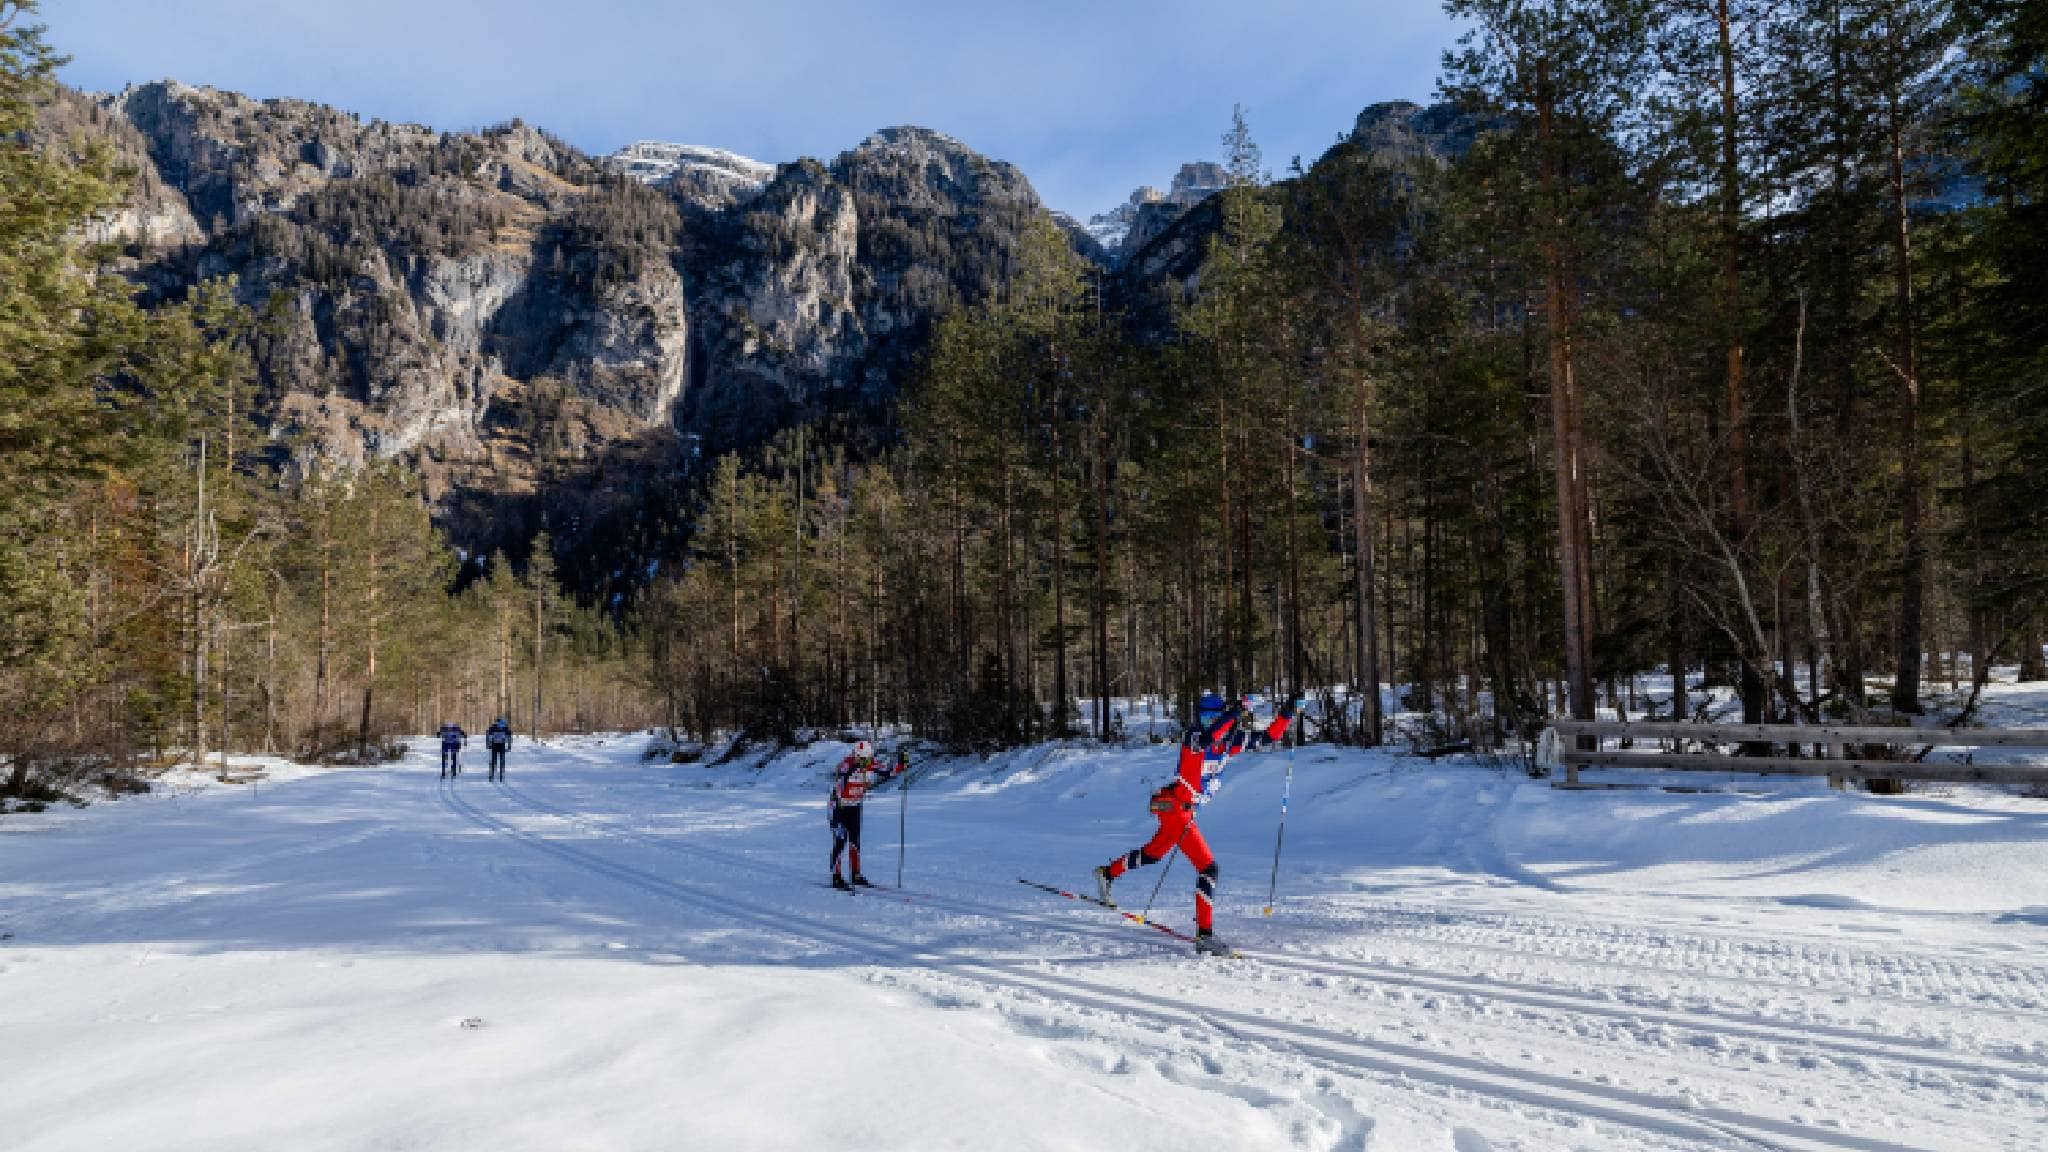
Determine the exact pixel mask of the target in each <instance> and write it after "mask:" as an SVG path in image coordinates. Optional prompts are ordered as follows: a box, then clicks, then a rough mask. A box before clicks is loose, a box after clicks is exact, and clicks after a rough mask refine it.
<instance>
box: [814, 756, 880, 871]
mask: <svg viewBox="0 0 2048 1152" xmlns="http://www.w3.org/2000/svg"><path fill="white" fill-rule="evenodd" d="M892 775H894V773H893V772H892V771H891V770H890V768H889V767H888V765H886V764H885V765H881V766H877V765H876V764H875V746H874V745H873V744H870V743H868V742H867V741H865V740H862V741H860V742H859V743H857V744H855V745H854V746H853V754H852V755H850V756H848V757H847V758H846V759H844V760H841V761H840V762H839V767H837V768H835V769H833V770H832V796H831V799H830V800H829V801H828V802H827V807H828V809H829V811H830V813H831V824H832V886H833V887H834V888H841V889H845V890H848V891H851V890H852V889H853V888H854V886H855V885H858V886H860V887H863V888H865V887H869V884H868V878H867V877H865V876H863V875H861V874H860V806H861V802H862V801H864V800H866V799H867V798H868V790H869V789H871V788H873V787H874V786H875V783H876V781H877V780H878V779H881V780H886V779H888V778H889V777H890V776H892ZM849 852H850V854H851V855H852V857H853V883H851V884H849V883H847V882H846V880H845V879H844V878H842V877H841V876H840V874H839V858H840V856H842V855H847V854H849Z"/></svg>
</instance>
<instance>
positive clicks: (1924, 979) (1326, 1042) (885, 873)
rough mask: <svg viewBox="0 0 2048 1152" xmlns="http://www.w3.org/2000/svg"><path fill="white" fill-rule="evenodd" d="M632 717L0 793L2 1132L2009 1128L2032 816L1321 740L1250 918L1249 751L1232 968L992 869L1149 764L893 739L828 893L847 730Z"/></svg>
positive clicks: (182, 1140)
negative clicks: (220, 775)
mask: <svg viewBox="0 0 2048 1152" xmlns="http://www.w3.org/2000/svg"><path fill="white" fill-rule="evenodd" d="M645 745H646V740H645V738H644V737H613V738H609V739H599V738H565V739H562V740H559V741H552V742H549V743H548V744H547V745H545V746H539V747H536V746H533V745H529V744H525V743H523V742H522V743H521V744H520V745H519V746H518V747H516V748H515V749H514V751H513V754H512V762H511V763H512V770H511V778H510V781H509V782H508V783H505V784H493V783H490V782H487V781H486V780H485V779H484V776H483V773H482V771H481V769H480V767H478V766H472V767H471V768H470V769H469V770H468V771H467V772H465V774H464V775H463V776H462V777H461V778H460V779H459V780H457V781H453V782H449V783H443V782H440V781H439V780H437V778H436V769H435V765H434V762H433V756H432V753H431V752H430V751H429V752H415V753H414V754H412V755H411V756H410V757H408V758H407V759H406V760H404V761H402V762H399V763H395V764H392V765H389V766H382V767H376V768H348V769H337V770H334V771H329V772H318V771H308V770H303V769H295V770H290V771H286V770H285V769H284V768H283V767H282V766H281V765H277V764H274V763H273V764H271V765H269V766H270V767H272V768H273V769H275V770H276V771H277V775H275V776H273V778H271V779H269V780H266V781H264V782H262V783H260V784H258V785H256V786H254V787H250V786H247V785H241V786H221V785H217V786H214V787H210V788H204V789H199V790H193V789H192V788H190V787H186V788H180V789H173V790H166V791H163V792H160V793H159V794H156V795H152V796H148V797H138V798H134V799H130V800H124V801H121V802H118V803H107V804H100V805H95V806H93V807H91V808H89V809H85V810H79V811H51V812H46V813H42V814H38V815H33V816H31V815H12V816H8V817H5V818H0V1099H4V1100H6V1101H7V1116H6V1120H5V1122H4V1130H5V1132H6V1139H5V1140H4V1141H0V1143H4V1144H5V1145H6V1146H7V1147H8V1148H10V1149H15V1150H17V1152H52V1150H59V1149H62V1150H74V1149H78V1150H83V1149H104V1148H121V1149H131V1150H137V1149H184V1148H190V1149H206V1150H208V1152H222V1150H232V1149H262V1150H265V1152H268V1150H270V1149H275V1148H279V1147H284V1148H292V1149H367V1148H393V1149H396V1148H405V1149H475V1148H486V1147H487V1148H491V1149H493V1150H494V1152H517V1150H523V1149H535V1150H542V1149H546V1150H550V1152H552V1150H558V1149H572V1148H593V1149H596V1148H602V1149H657V1148H659V1149H676V1148H717V1149H780V1148H804V1149H811V1148H834V1149H838V1148H846V1149H925V1148H976V1149H1012V1148H1046V1149H1055V1148H1058V1149H1066V1148H1080V1149H1094V1148H1101V1149H1146V1148H1159V1149H1168V1148H1171V1149H1185V1148H1189V1147H1196V1148H1203V1149H1237V1148H1297V1147H1298V1148H1312V1149H1373V1150H1398V1152H1406V1150H1410V1149H1419V1150H1432V1152H1482V1150H1495V1152H1507V1150H1510V1149H1531V1150H1533V1149H1574V1150H1579V1149H1584V1150H1594V1152H1605V1150H1623V1149H1708V1148H1712V1149H1723V1148H1725V1149H1743V1148H1776V1149H1834V1150H1842V1149H1847V1150H1862V1152H1869V1150H1882V1149H1896V1148H1917V1149H2014V1150H2020V1149H2029V1150H2031V1149H2039V1148H2041V1147H2044V1146H2048V803H2044V802H2043V801H2041V800H2030V799H2025V798H2022V797H2019V796H2016V795H2013V794H2011V793H2009V792H2006V791H2001V790H1998V789H1989V788H1981V789H1980V788H1964V787H1956V788H1943V789H1939V790H1929V791H1923V792H1918V793H1916V794H1913V795H1909V796H1905V797H1873V796H1866V795H1859V794H1845V793H1833V792H1829V791H1828V790H1827V789H1826V788H1825V786H1824V785H1823V784H1821V783H1819V782H1816V781H1791V782H1787V781H1783V780H1770V781H1761V780H1758V779H1756V778H1753V777H1741V776H1730V777H1727V778H1726V779H1725V780H1722V779H1714V780H1709V781H1705V782H1704V783H1706V784H1707V786H1709V787H1711V788H1717V789H1720V790H1717V791H1707V792H1691V793H1684V794H1676V793H1667V792H1664V791H1661V790H1657V789H1655V788H1648V789H1643V790H1632V791H1615V792H1576V793H1575V792H1561V791H1556V790H1553V789H1552V788H1550V787H1549V786H1548V784H1547V783H1546V782H1543V781H1536V780H1530V779H1528V778H1526V777H1524V776H1522V775H1520V774H1519V773H1515V772H1504V771H1499V770H1495V769H1490V768H1487V767H1484V766H1480V765H1477V764H1471V763H1458V762H1456V761H1451V760H1444V761H1438V762H1434V763H1430V762H1425V761H1421V760H1416V759H1411V758H1407V757H1402V756H1398V755H1394V754H1390V753H1365V752H1357V751H1348V750H1343V751H1340V750H1334V749H1328V748H1322V747H1317V746H1311V747H1308V748H1304V749H1302V750H1300V751H1299V752H1297V753H1294V754H1293V755H1294V759H1293V768H1294V776H1295V778H1294V781H1293V792H1292V797H1293V800H1292V816H1291V818H1290V824H1289V827H1288V832H1287V841H1286V856H1285V859H1284V861H1283V867H1282V877H1281V898H1280V901H1279V903H1278V906H1277V907H1276V908H1275V910H1274V912H1273V915H1272V916H1271V917H1267V916H1264V915H1262V914H1261V911H1262V908H1263V906H1264V904H1265V902H1266V886H1267V878H1268V875H1269V869H1270V867H1271V862H1272V858H1273V840H1274V825H1275V821H1276V818H1277V815H1278V812H1279V808H1280V795H1281V791H1282V788H1283V783H1284V779H1285V776H1286V773H1287V769H1288V766H1289V758H1288V754H1286V753H1274V754H1270V755H1262V756H1255V757H1247V758H1244V761H1241V762H1239V763H1238V764H1237V765H1236V766H1234V767H1233V769H1232V770H1231V773H1230V776H1229V778H1228V780H1227V784H1226V787H1225V789H1224V791H1223V793H1222V796H1221V797H1220V798H1219V799H1218V800H1217V801H1216V802H1215V803H1213V804H1211V805H1209V806H1208V807H1207V808H1206V809H1204V810H1203V813H1202V826H1203V828H1204V829H1205V831H1206V832H1207V834H1208V836H1209V838H1210V840H1211V842H1212V844H1213V845H1214V846H1215V848H1216V850H1217V854H1218V857H1219V860H1220V861H1221V864H1222V869H1223V886H1222V897H1221V900H1220V903H1219V908H1218V913H1217V921H1218V932H1219V934H1220V935H1222V936H1224V937H1226V938H1228V939H1230V940H1231V941H1232V942H1233V943H1236V944H1239V945H1240V946H1242V947H1243V949H1244V950H1245V952H1246V957H1245V958H1243V959H1239V960H1230V961H1216V960H1209V961H1203V960H1198V959H1196V958H1195V957H1193V956H1192V955H1190V954H1188V950H1187V949H1186V946H1185V945H1182V944H1180V943H1178V942H1176V941H1174V940H1173V939H1171V938H1169V937H1166V936H1164V935H1162V934H1159V933H1155V932H1151V931H1147V930H1145V929H1143V928H1141V927H1137V926H1135V925H1130V924H1128V923H1126V922H1124V921H1122V920H1120V919H1118V918H1117V917H1116V916H1115V915H1114V914H1112V913H1109V912H1106V911H1104V910H1101V909H1098V908H1094V907H1091V906H1087V905H1083V904H1077V903H1073V902H1069V901H1065V900H1061V899H1059V898H1057V897H1053V896H1050V895H1047V894H1045V893H1042V892H1038V891H1035V890H1033V889H1029V888H1026V887H1024V886H1022V885H1020V884H1018V883H1017V880H1018V878H1020V877H1025V878H1030V879H1034V880H1044V881H1049V882H1053V883H1058V884H1062V885H1065V886H1068V887H1071V888H1074V889H1076V890H1085V889H1086V887H1087V886H1088V885H1089V884H1090V879H1089V869H1090V868H1092V867H1093V866H1094V865H1095V864H1098V863H1101V862H1103V861H1105V860H1108V859H1109V858H1110V857H1111V856H1112V855H1113V854H1116V853H1120V852H1122V851H1124V850H1126V849H1128V848H1131V847H1133V846H1135V845H1137V844H1138V843H1139V842H1141V841H1142V839H1143V838H1144V837H1145V836H1146V835H1147V833H1148V832H1149V831H1150V821H1149V819H1148V817H1147V815H1146V812H1145V798H1146V794H1147V792H1148V790H1149V788H1150V787H1151V786H1153V785H1154V784H1156V783H1158V782H1160V781H1163V780H1164V778H1165V777H1166V776H1167V774H1168V773H1169V772H1170V770H1171V763H1172V749H1171V748H1170V747H1142V748H1132V749H1118V750H1103V749H1101V748H1097V747H1092V746H1083V745H1078V744H1077V745H1061V746H1048V747H1038V748H1032V749H1025V750H1021V751H1018V752H1015V753H1012V754H1009V755H1006V756H1003V757H1000V758H998V759H995V760H993V761H987V762H982V761H974V760H935V761H932V762H930V764H929V765H928V766H926V768H925V769H924V771H925V772H926V774H925V775H923V776H922V777H921V778H920V779H919V780H918V782H917V783H916V785H915V786H914V787H913V788H912V789H911V791H910V792H909V795H908V803H907V808H906V806H905V805H904V803H903V802H904V799H905V798H904V797H903V796H902V795H900V794H899V793H897V792H896V791H895V790H894V789H893V787H892V788H890V789H885V790H884V791H882V792H881V793H879V794H878V795H876V796H875V797H873V798H872V799H871V800H870V801H869V806H868V811H867V828H866V841H867V849H868V851H867V858H866V861H865V863H866V869H867V871H868V873H869V874H870V875H871V876H873V877H874V878H875V879H877V880H881V881H893V880H894V878H895V875H896V865H897V843H898V841H897V830H898V827H899V819H901V818H902V815H903V813H905V812H906V811H907V824H906V825H905V826H906V827H907V830H908V836H907V854H906V870H905V883H906V885H907V890H905V891H901V892H891V891H874V892H865V893H861V894H859V895H854V896H848V895H845V894H842V893H838V892H834V891H831V890H830V889H829V888H827V887H826V886H825V884H824V881H825V879H826V876H827V868H826V858H827V852H828V838H827V833H826V828H825V814H824V804H823V793H824V785H823V780H824V774H825V772H826V771H827V769H828V768H829V766H830V765H831V764H832V763H833V762H835V761H836V759H837V758H838V756H839V755H841V754H843V752H844V746H843V745H839V744H834V743H820V744H817V745H814V746H812V747H811V748H809V749H806V750H803V751H801V752H792V753H788V754H785V755H782V756H779V757H775V758H773V759H769V760H765V761H763V760H760V759H746V760H741V761H737V762H734V763H730V764H725V765H719V766H708V765H702V764H696V765H671V764H669V763H667V762H665V761H658V762H646V761H643V760H642V758H641V752H642V750H643V748H644V747H645ZM418 746H419V747H424V746H425V742H424V741H422V742H420V744H419V745H418ZM472 759H477V757H472ZM1247 761H1248V762H1247ZM1633 782H1636V783H1655V782H1656V781H1654V780H1646V779H1644V778H1642V777H1641V775H1640V774H1638V775H1636V776H1635V777H1633ZM189 783H190V782H188V784H189ZM1683 783H1684V784H1685V785H1687V786H1689V787H1694V788H1697V787H1700V786H1701V785H1702V783H1703V781H1702V780H1701V779H1699V778H1698V776H1697V774H1692V775H1691V777H1690V778H1688V779H1686V780H1685V781H1683ZM1158 876H1159V870H1158V868H1157V867H1156V866H1155V867H1154V868H1150V869H1147V870H1145V871H1143V872H1140V873H1137V874H1135V875H1133V876H1131V877H1129V878H1127V879H1125V880H1124V881H1122V883H1121V885H1120V887H1119V889H1118V895H1119V896H1120V897H1121V898H1122V899H1124V900H1125V901H1126V902H1128V903H1131V904H1142V903H1143V902H1144V898H1145V896H1146V894H1147V893H1149V892H1150V891H1151V889H1152V886H1153V884H1154V883H1155V882H1156V881H1157V879H1158ZM1192 882H1193V875H1192V874H1191V873H1190V872H1189V870H1188V867H1187V864H1186V863H1185V861H1177V862H1175V863H1174V865H1173V867H1172V874H1171V875H1169V876H1168V877H1167V879H1166V881H1165V887H1164V889H1163V890H1162V891H1161V893H1160V895H1159V906H1158V911H1159V912H1160V913H1161V916H1160V919H1162V920H1163V921H1165V922H1167V923H1169V924H1171V925H1173V926H1175V927H1186V925H1187V921H1188V920H1189V919H1190V916H1191V908H1192V899H1191V889H1192Z"/></svg>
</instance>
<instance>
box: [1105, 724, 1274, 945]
mask: <svg viewBox="0 0 2048 1152" xmlns="http://www.w3.org/2000/svg"><path fill="white" fill-rule="evenodd" d="M1300 708H1301V697H1299V696H1296V697H1293V698H1291V699H1289V700H1288V701H1287V703H1285V704H1282V705H1281V706H1280V713H1279V715H1277V716H1275V717H1274V718H1273V723H1272V724H1270V725H1268V726H1267V728H1266V730H1265V731H1264V732H1259V731H1257V730H1255V729H1254V728H1253V727H1252V720H1253V717H1252V706H1251V701H1250V700H1249V699H1240V700H1239V701H1237V703H1235V704H1226V703H1224V701H1223V698H1222V697H1220V696H1218V695H1216V694H1215V693H1213V692H1211V693H1207V694H1205V695H1203V697H1202V702H1201V705H1200V709H1199V715H1198V717H1197V719H1198V722H1197V723H1196V725H1195V726H1193V727H1190V728H1189V729H1188V730H1187V733H1186V735H1184V736H1182V737H1181V743H1180V766H1179V768H1178V770H1177V771H1176V772H1175V773H1174V778H1173V783H1171V784H1168V785H1167V786H1166V787H1164V788H1161V789H1159V790H1158V791H1157V792H1154V793H1153V794H1152V814H1153V816H1154V818H1156V819H1157V820H1158V821H1159V831H1157V832H1155V833H1154V834H1153V836H1152V839H1151V840H1149V841H1147V842H1146V843H1145V846H1144V847H1142V848H1133V849H1132V850H1130V851H1129V852H1126V853H1124V854H1123V855H1122V856H1119V857H1117V858H1116V859H1114V860H1112V861H1110V862H1109V863H1108V864H1105V865H1103V866H1102V867H1100V868H1097V869H1096V870H1095V884H1096V887H1097V889H1098V890H1099V891H1100V892H1101V894H1102V902H1103V903H1104V904H1107V905H1109V906H1110V907H1112V908H1113V907H1115V906H1116V901H1115V900H1114V899H1112V898H1111V896H1110V888H1111V886H1112V885H1114V884H1115V883H1116V878H1117V877H1119V876H1121V875H1123V874H1124V873H1126V872H1128V871H1130V870H1131V869H1133V868H1142V867H1144V866H1145V865H1147V864H1156V863H1158V862H1159V861H1161V860H1164V859H1166V857H1167V856H1168V855H1170V854H1171V853H1172V852H1173V850H1174V849H1175V848H1179V849H1180V850H1181V852H1182V854H1184V855H1185V856H1187V858H1188V863H1189V864H1192V865H1194V867H1195V871H1196V877H1195V950H1196V951H1198V952H1214V953H1219V954H1220V953H1226V952H1227V951H1228V949H1226V948H1224V947H1223V946H1222V945H1221V944H1219V943H1217V942H1216V938H1215V933H1214V930H1213V922H1214V918H1215V908H1214V905H1215V902H1216V878H1217V876H1218V875H1219V870H1218V869H1217V867H1216V856H1215V853H1213V852H1211V851H1210V850H1209V842H1208V841H1207V840H1205V839H1203V837H1202V830H1201V828H1200V827H1198V826H1197V825H1196V824H1195V809H1196V808H1197V807H1199V806H1201V805H1203V804H1206V803H1208V802H1209V801H1210V800H1212V799H1214V798H1215V796H1216V793H1217V791H1218V789H1219V788H1220V787H1221V786H1222V781H1223V765H1224V762H1225V761H1226V760H1228V759H1229V758H1230V757H1232V756H1235V755H1237V754H1238V753H1239V752H1242V751H1244V750H1245V749H1247V748H1256V747H1259V746H1261V745H1265V744H1277V743H1279V742H1280V740H1281V739H1282V738H1283V737H1285V736H1286V735H1287V728H1288V726H1289V725H1290V724H1292V723H1293V721H1294V716H1295V713H1296V712H1298V711H1299V710H1300Z"/></svg>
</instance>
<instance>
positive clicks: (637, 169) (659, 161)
mask: <svg viewBox="0 0 2048 1152" xmlns="http://www.w3.org/2000/svg"><path fill="white" fill-rule="evenodd" d="M604 166H605V168H606V170H607V171H611V172H615V173H618V174H619V175H621V176H630V177H632V178H633V179H635V180H638V181H640V182H641V183H643V184H652V185H654V186H656V187H666V188H672V189H675V190H677V191H678V193H679V194H681V195H682V196H684V197H685V198H687V199H690V200H692V201H695V202H697V203H700V204H704V205H706V206H715V207H730V206H731V205H734V204H738V203H740V202H741V201H744V200H749V199H752V198H753V196H754V194H755V193H757V192H759V191H760V190H761V189H762V188H763V187H765V186H766V185H767V183H768V181H769V180H771V179H773V178H774V176H775V165H773V164H764V163H762V162H761V161H759V160H753V159H749V158H748V157H745V156H742V155H740V154H739V153H737V152H728V151H726V150H725V149H723V148H707V147H704V146H703V145H700V144H667V143H663V142H661V141H658V140H642V141H640V142H638V143H635V144H628V145H626V146H625V147H624V148H621V149H619V150H618V151H617V152H614V153H612V154H611V155H609V156H606V157H605V158H604Z"/></svg>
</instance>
